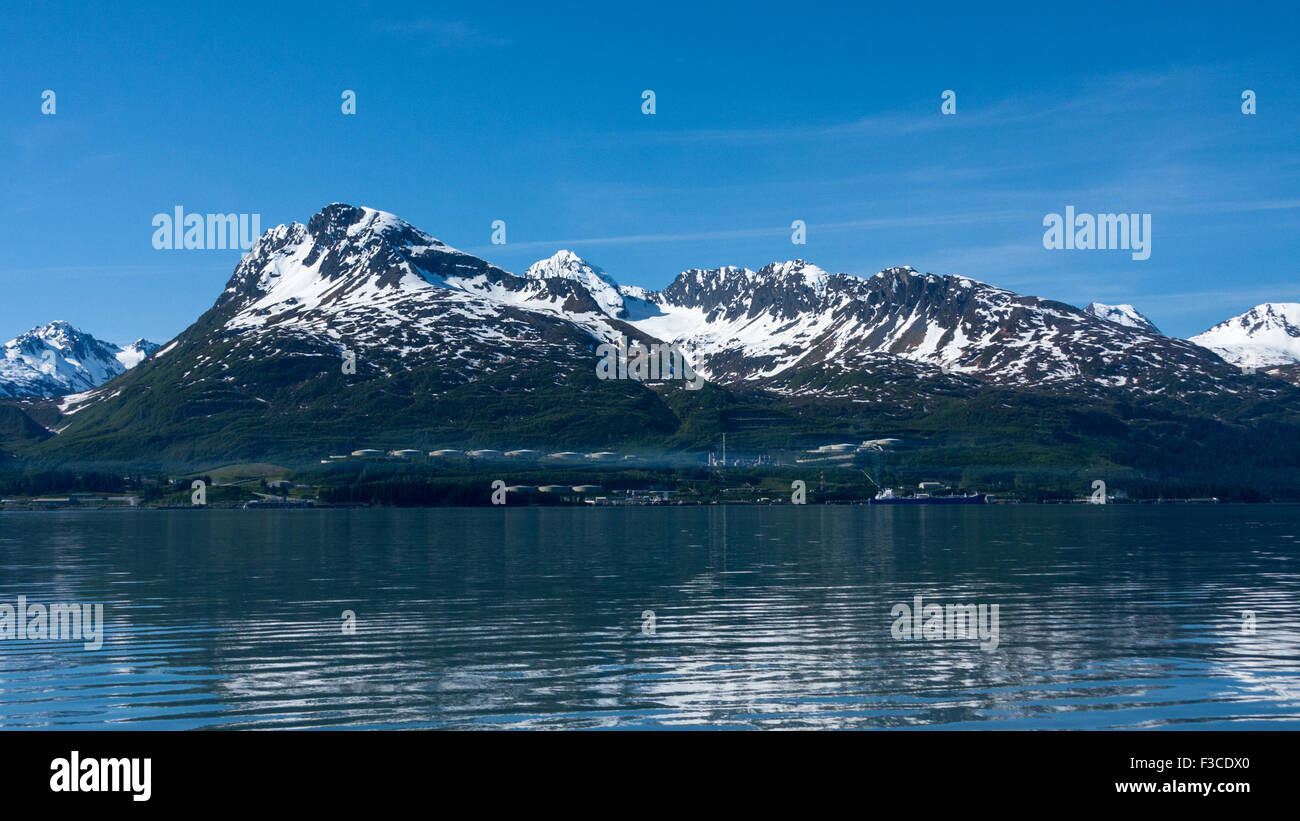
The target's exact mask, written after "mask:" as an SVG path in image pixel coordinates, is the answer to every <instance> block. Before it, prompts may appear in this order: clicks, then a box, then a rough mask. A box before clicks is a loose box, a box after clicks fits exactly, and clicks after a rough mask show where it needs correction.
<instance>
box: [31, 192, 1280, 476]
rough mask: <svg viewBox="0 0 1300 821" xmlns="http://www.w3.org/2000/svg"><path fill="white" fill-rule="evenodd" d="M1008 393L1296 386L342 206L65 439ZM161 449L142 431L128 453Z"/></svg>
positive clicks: (889, 408) (795, 264) (867, 408)
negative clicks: (482, 254)
mask: <svg viewBox="0 0 1300 821" xmlns="http://www.w3.org/2000/svg"><path fill="white" fill-rule="evenodd" d="M620 337H628V338H632V339H636V340H640V341H642V342H655V341H660V342H665V343H672V344H675V345H677V346H678V347H679V348H680V349H681V350H682V351H684V352H685V354H686V356H687V359H688V361H689V362H690V364H691V366H692V367H693V368H694V370H695V371H696V372H698V373H700V374H702V375H703V376H704V377H705V378H706V379H707V380H708V381H709V382H710V383H711V389H710V390H708V391H698V392H696V391H687V390H685V389H682V390H678V388H679V387H680V385H678V384H676V383H671V382H660V383H654V384H647V383H640V382H636V381H631V380H601V379H598V378H597V377H596V368H595V365H596V361H597V359H598V356H597V353H596V348H597V346H598V345H599V344H600V343H602V342H610V341H614V340H616V339H618V338H620ZM349 362H351V363H352V365H353V367H351V368H350V369H349V368H348V367H347V363H349ZM987 391H993V392H996V395H997V396H998V397H999V399H998V400H997V404H996V405H994V407H993V409H991V410H989V409H986V411H985V412H986V413H1003V412H1004V411H1003V410H1002V409H1010V410H1007V411H1006V413H1011V414H1016V413H1019V411H1017V410H1016V409H1015V408H1016V405H1015V403H1016V402H1017V401H1020V400H1018V399H1016V397H1017V396H1021V395H1025V394H1026V393H1027V392H1032V393H1033V394H1034V395H1035V396H1040V397H1041V396H1051V397H1056V398H1054V399H1052V400H1051V401H1053V402H1059V403H1060V406H1061V407H1062V408H1069V409H1071V412H1073V409H1074V408H1076V407H1078V406H1079V402H1080V401H1081V400H1082V401H1090V400H1091V399H1097V400H1101V401H1104V402H1123V403H1142V404H1144V405H1145V404H1150V403H1161V404H1162V410H1161V413H1162V414H1164V415H1165V416H1166V417H1167V416H1168V415H1170V414H1177V413H1185V412H1188V411H1189V409H1195V408H1196V407H1197V406H1198V403H1200V402H1201V401H1202V399H1207V398H1208V399H1212V400H1213V401H1214V402H1220V401H1221V400H1222V399H1223V397H1225V396H1227V397H1229V400H1228V401H1231V399H1230V397H1231V396H1233V395H1235V394H1236V393H1238V392H1252V394H1253V395H1256V396H1260V397H1263V396H1265V395H1266V394H1267V395H1269V396H1279V395H1282V394H1283V393H1284V392H1287V391H1290V392H1291V393H1285V396H1287V397H1291V396H1293V394H1295V389H1294V388H1291V387H1290V386H1288V385H1285V384H1283V383H1281V382H1277V381H1276V380H1272V381H1267V380H1266V381H1265V382H1263V383H1261V382H1258V381H1254V380H1251V381H1247V380H1243V378H1242V374H1241V373H1240V371H1239V369H1237V368H1234V367H1232V366H1230V365H1228V364H1226V363H1225V362H1223V361H1222V360H1221V359H1219V358H1218V357H1217V356H1215V355H1214V354H1212V353H1211V352H1209V351H1207V350H1206V349H1204V348H1202V347H1200V346H1199V345H1196V344H1193V343H1192V342H1189V341H1187V340H1180V339H1171V338H1168V337H1165V336H1162V335H1160V334H1159V333H1157V332H1155V331H1154V330H1153V329H1144V328H1137V327H1129V326H1127V325H1122V324H1117V323H1115V322H1112V321H1109V320H1108V319H1101V318H1098V317H1097V316H1095V315H1093V314H1091V313H1088V312H1085V311H1081V310H1079V309H1077V308H1074V307H1072V306H1069V305H1066V304H1064V303H1061V302H1054V301H1051V300H1044V299H1039V298H1037V297H1033V296H1025V295H1020V294H1016V293H1013V292H1011V291H1007V290H1004V289H1001V288H997V287H994V286H992V285H988V284H986V283H983V282H978V281H976V280H972V279H969V278H966V277H961V276H950V275H946V276H939V275H935V274H924V273H921V272H919V271H916V270H915V269H912V268H908V267H899V268H890V269H887V270H884V271H881V272H879V273H877V274H875V275H874V276H871V277H868V278H863V277H858V276H851V275H847V274H831V273H828V272H827V271H825V270H823V269H821V268H819V267H817V266H816V265H813V264H811V263H809V262H806V261H803V260H790V261H785V262H774V263H772V264H769V265H766V266H763V267H762V268H760V269H758V270H757V271H755V270H750V269H747V268H740V267H722V268H715V269H711V270H705V269H692V270H688V271H685V272H683V273H681V274H679V275H678V276H677V277H676V278H675V279H674V280H673V281H672V282H671V283H670V284H669V285H668V286H667V287H665V288H664V289H663V290H661V291H653V290H648V289H645V288H639V287H632V286H619V285H617V284H616V280H615V279H614V277H612V276H611V275H610V274H608V273H606V272H604V271H602V270H601V269H600V268H598V267H597V266H595V265H592V264H591V263H588V262H586V261H584V260H582V259H581V258H580V257H578V256H577V255H576V254H573V253H572V252H568V251H561V252H559V253H557V254H556V255H554V256H552V257H550V258H549V259H545V260H541V261H539V262H538V263H535V264H534V265H532V266H530V267H529V268H528V269H527V271H526V272H525V274H524V275H523V276H517V275H515V274H512V273H510V272H508V271H505V270H503V269H501V268H499V267H497V266H495V265H492V264H491V263H489V262H486V261H484V260H482V259H479V258H477V257H474V256H472V255H469V254H466V253H463V252H461V251H458V250H456V249H455V248H452V247H451V246H449V245H447V244H446V243H443V242H441V241H440V240H437V239H435V238H433V237H432V236H430V235H428V234H426V233H424V232H423V231H420V230H419V229H417V228H415V227H414V226H412V225H410V224H409V223H407V222H405V221H403V220H401V219H399V218H397V217H396V216H394V215H392V214H388V213H385V212H382V211H377V210H374V209H370V208H356V207H353V206H349V205H344V204H341V203H336V204H333V205H330V206H327V207H326V208H325V209H323V210H322V211H321V212H320V213H318V214H316V215H314V216H313V217H311V219H309V220H308V222H307V224H305V225H303V224H300V223H292V224H289V225H281V226H278V227H276V228H273V229H271V230H269V231H267V232H266V233H265V234H263V236H262V237H261V238H260V239H259V240H258V242H257V243H256V244H255V245H254V246H253V248H252V249H251V250H250V251H249V252H248V254H247V255H246V256H245V257H244V259H243V260H241V261H240V263H239V265H238V266H237V267H236V269H235V271H234V274H233V275H232V277H231V279H230V281H229V282H228V284H227V286H226V288H225V291H224V292H223V293H222V294H221V295H220V296H219V298H218V299H217V300H216V302H215V303H214V305H213V307H212V308H211V309H210V310H209V311H208V312H207V313H205V314H204V315H203V316H202V317H200V318H199V319H198V320H197V321H196V322H195V324H194V325H192V326H191V327H190V328H189V329H187V330H186V331H185V332H183V333H182V334H181V335H180V336H178V337H177V338H176V340H174V341H173V342H172V343H171V344H169V345H168V346H167V347H166V348H164V349H163V350H161V351H158V352H157V353H156V354H154V355H153V356H151V357H149V358H148V359H147V360H146V361H145V362H144V363H142V365H141V366H140V367H138V368H136V369H134V370H132V371H131V372H130V373H128V374H127V375H125V376H123V377H122V378H121V379H120V380H118V381H116V382H114V383H113V386H112V390H111V391H109V390H93V391H88V392H87V393H85V394H84V395H80V394H79V395H78V396H76V397H70V398H69V400H67V401H65V403H64V405H63V411H64V412H65V414H66V417H65V419H66V422H65V424H64V426H63V427H62V428H60V430H61V433H60V435H59V436H57V437H56V438H55V440H52V441H51V442H50V443H47V444H46V445H44V446H43V447H44V448H46V449H47V450H48V451H50V452H53V451H58V450H60V449H62V450H64V451H65V452H67V453H69V454H76V455H77V456H78V457H83V456H85V455H86V454H88V453H90V454H93V455H95V456H96V457H103V456H107V455H109V454H111V453H113V451H112V443H113V442H115V441H118V440H117V439H115V438H113V437H115V436H116V434H115V433H113V432H114V431H119V430H121V431H130V430H132V429H134V428H135V427H138V425H139V423H138V421H137V420H138V419H139V418H140V417H142V416H144V417H147V418H148V420H149V422H148V426H149V436H150V440H149V441H151V442H155V441H157V442H174V443H175V444H174V448H173V451H174V452H175V453H177V454H184V455H185V457H186V458H189V456H191V455H193V454H195V453H207V452H211V453H220V454H222V456H223V458H224V457H226V456H230V457H232V458H233V457H234V456H246V457H249V458H253V457H256V458H262V457H264V456H265V455H266V451H267V449H268V448H269V447H271V446H272V445H273V444H275V443H283V442H284V438H285V435H286V431H290V430H292V431H296V432H298V433H299V434H300V435H302V436H310V437H311V439H312V442H311V443H308V444H302V443H299V444H298V447H299V448H301V449H307V448H310V449H311V452H312V453H317V452H319V451H320V450H322V449H325V450H327V452H329V453H334V452H337V451H336V450H329V448H334V447H340V448H343V447H348V446H349V445H351V446H352V447H353V448H355V447H360V446H363V445H364V444H365V442H367V441H369V440H370V439H379V438H381V435H382V436H383V437H387V438H388V441H391V442H392V443H393V446H401V447H410V446H412V445H415V446H417V447H418V446H420V445H421V443H426V442H427V443H429V444H430V445H434V444H437V445H438V446H445V445H446V444H447V443H455V442H464V441H470V440H473V441H476V442H484V443H491V442H500V443H501V444H508V445H513V446H514V447H529V446H535V445H539V444H543V445H546V446H550V445H559V444H561V443H566V444H567V443H572V444H575V445H576V444H583V445H586V444H591V445H596V444H601V443H609V442H614V441H624V440H627V439H628V438H637V437H641V438H644V437H651V438H652V439H653V440H654V441H657V442H662V441H665V440H666V439H668V438H673V437H677V439H675V440H674V441H677V442H678V443H679V444H678V446H682V447H694V446H698V445H699V444H700V443H699V437H700V435H701V434H700V431H701V430H704V429H707V428H708V427H709V426H710V425H715V424H716V419H717V418H718V417H717V414H718V413H720V412H721V411H720V410H719V409H720V408H722V407H730V406H733V405H734V406H742V405H743V406H744V407H746V408H749V411H748V415H747V416H746V417H745V418H747V419H750V420H754V419H761V418H769V417H771V416H772V415H773V414H777V415H780V414H785V413H791V412H792V411H791V410H790V409H791V408H792V407H793V406H792V405H790V404H789V403H791V402H796V401H797V402H799V403H802V404H801V405H800V406H799V407H800V408H801V410H799V411H798V414H800V415H803V414H811V415H810V416H808V417H807V418H809V419H813V418H817V417H816V413H821V411H817V412H816V413H812V412H811V411H808V410H807V408H808V407H809V405H808V403H817V402H822V403H839V404H838V405H835V407H838V408H839V409H838V410H835V411H834V412H833V415H832V417H831V418H832V419H840V420H842V419H844V418H845V413H846V412H845V411H844V410H843V408H845V407H848V408H850V409H861V411H860V412H862V413H873V414H886V415H891V418H905V417H907V415H909V414H917V413H922V414H923V413H928V412H931V411H932V409H933V408H934V407H937V406H939V405H944V406H946V407H952V403H953V402H963V401H966V400H967V399H970V398H974V397H977V396H989V395H992V394H990V393H987ZM981 392H985V393H981ZM719 397H727V398H719ZM1033 401H1039V400H1037V399H1036V400H1033ZM945 403H946V404H945ZM827 406H828V407H829V406H830V405H827ZM857 412H859V411H854V413H857ZM692 414H697V415H696V416H692ZM765 415H766V416H765ZM1038 415H1040V411H1038V410H1035V411H1034V413H1032V414H1029V415H1028V418H1036V417H1037V416H1038ZM67 417H70V418H67ZM1017 418H1021V417H1017ZM196 420H202V421H201V422H196ZM707 420H715V421H707ZM781 424H783V425H786V426H787V427H788V425H790V424H792V423H791V422H789V421H786V422H783V423H781ZM862 424H864V425H868V426H869V425H870V424H873V423H868V422H863V423H862ZM1015 424H1017V425H1019V424H1023V422H1016V423H1015ZM1116 424H1117V425H1118V427H1117V428H1115V429H1116V430H1122V429H1123V423H1118V422H1117V423H1116ZM778 429H780V428H779V426H778ZM334 443H337V444H334ZM233 448H239V449H240V452H239V453H235V452H234V451H233V450H232V449H233ZM138 450H139V445H138V442H137V443H131V442H126V441H125V440H123V442H122V444H121V448H120V451H121V453H120V454H119V455H121V456H123V457H124V458H126V457H129V456H132V455H134V454H135V453H136V452H137V451H138Z"/></svg>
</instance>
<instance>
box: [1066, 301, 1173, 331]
mask: <svg viewBox="0 0 1300 821" xmlns="http://www.w3.org/2000/svg"><path fill="white" fill-rule="evenodd" d="M1083 312H1084V313H1085V314H1091V315H1093V316H1095V317H1097V318H1098V319H1104V320H1106V321H1107V322H1114V323H1115V324H1116V325H1123V326H1124V327H1126V328H1137V329H1138V330H1140V331H1150V332H1151V333H1154V334H1158V333H1160V329H1159V328H1157V327H1156V326H1155V323H1154V322H1152V321H1151V320H1149V319H1147V318H1146V317H1145V316H1143V315H1142V313H1141V312H1140V311H1138V309H1137V308H1134V307H1133V306H1132V305H1128V304H1120V305H1105V304H1102V303H1100V302H1089V303H1088V307H1087V308H1084V309H1083Z"/></svg>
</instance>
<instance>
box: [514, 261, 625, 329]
mask: <svg viewBox="0 0 1300 821" xmlns="http://www.w3.org/2000/svg"><path fill="white" fill-rule="evenodd" d="M524 276H526V277H528V278H529V279H547V278H550V277H557V278H559V279H570V280H573V281H575V282H577V283H579V284H580V285H582V287H584V288H586V289H587V293H589V294H591V296H592V297H593V298H594V299H595V300H596V304H597V305H599V306H600V310H601V311H602V312H604V313H606V314H608V315H609V316H612V317H615V318H618V319H622V318H624V317H626V316H627V307H626V306H625V305H624V303H623V293H622V292H621V291H620V290H619V287H618V283H617V282H615V281H614V280H613V278H611V277H610V275H609V274H607V273H605V272H604V271H602V270H601V269H599V268H597V267H596V266H594V265H592V264H591V263H589V262H587V261H585V260H583V259H581V258H580V257H579V256H578V255H577V254H575V253H573V252H572V251H557V252H556V253H555V255H554V256H552V257H550V258H548V259H542V260H538V261H537V262H534V263H533V264H532V265H529V266H528V270H526V271H524Z"/></svg>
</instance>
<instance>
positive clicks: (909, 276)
mask: <svg viewBox="0 0 1300 821" xmlns="http://www.w3.org/2000/svg"><path fill="white" fill-rule="evenodd" d="M624 293H625V295H627V296H629V297H632V296H635V297H637V301H636V302H635V303H633V305H632V309H631V317H630V319H629V320H628V324H630V325H632V326H634V327H636V328H638V329H640V330H642V331H644V332H645V333H647V334H648V335H650V336H653V337H656V338H659V339H664V340H667V341H672V342H675V343H676V344H678V345H679V346H680V347H681V348H682V349H683V350H684V351H686V353H687V355H688V357H689V358H690V359H691V360H692V363H693V365H694V367H695V368H696V370H698V371H700V372H702V373H704V374H705V375H706V376H707V377H708V378H710V379H712V380H714V381H717V382H720V383H723V384H727V385H740V384H753V385H756V386H762V387H768V388H772V389H775V390H779V391H782V392H785V391H787V390H793V391H795V392H797V393H801V394H805V395H811V394H817V395H823V396H828V395H841V396H845V397H851V396H853V395H854V392H852V391H850V392H848V393H841V392H840V391H837V390H835V389H833V388H831V387H830V386H829V384H827V385H824V386H821V387H819V386H818V385H817V384H815V383H816V380H813V381H810V380H809V379H807V378H806V377H805V376H804V375H803V372H804V371H806V370H807V369H809V368H814V369H816V370H818V371H819V372H820V373H821V375H822V376H821V381H823V382H827V383H829V382H833V381H835V379H834V377H835V376H836V375H842V374H845V373H849V372H879V371H881V370H885V371H889V370H895V371H901V372H904V373H911V372H913V371H917V372H928V373H931V374H933V373H934V372H937V371H938V372H945V373H948V374H955V375H965V376H968V377H972V378H975V379H978V380H979V381H981V382H986V383H992V384H998V385H1006V386H1020V387H1030V386H1032V387H1035V388H1044V387H1052V386H1056V387H1058V388H1062V389H1084V390H1088V391H1091V392H1096V391H1098V390H1108V389H1120V390H1123V391H1134V390H1136V391H1144V392H1161V391H1166V390H1176V391H1180V392H1183V391H1191V392H1197V391H1203V390H1211V389H1214V388H1216V387H1218V386H1221V385H1222V384H1223V380H1225V379H1230V378H1232V376H1233V373H1232V371H1231V370H1230V369H1227V368H1225V367H1223V365H1222V363H1220V362H1218V361H1217V360H1215V359H1214V357H1208V356H1206V355H1205V353H1204V351H1203V350H1200V349H1198V348H1197V346H1195V345H1192V344H1190V343H1188V342H1186V341H1185V340H1175V339H1169V338H1167V337H1164V336H1162V335H1160V334H1159V333H1158V332H1157V331H1155V330H1154V328H1139V327H1131V326H1127V325H1120V324H1117V323H1114V322H1111V321H1109V320H1100V319H1098V318H1097V317H1095V316H1094V315H1092V314H1089V313H1086V312H1084V311H1080V310H1078V309H1076V308H1073V307H1071V306H1069V305H1065V304H1064V303H1060V302H1054V301H1050V300H1043V299H1039V298H1037V297H1032V296H1022V295H1020V294H1015V293H1012V292H1011V291H1007V290H1004V289H1001V288H996V287H994V286H991V285H988V284H986V283H983V282H978V281H976V280H973V279H969V278H966V277H961V276H938V275H935V274H922V273H920V272H919V271H916V270H915V269H913V268H910V267H898V268H890V269H888V270H885V271H881V272H880V273H878V274H876V275H874V276H872V277H870V278H868V279H863V278H860V277H856V276H849V275H845V274H833V275H832V274H828V273H826V272H825V271H824V270H822V269H820V268H818V267H817V266H815V265H811V264H809V263H806V262H804V261H802V260H793V261H789V262H784V263H773V264H771V265H768V266H766V267H764V268H762V269H760V270H759V271H750V270H747V269H743V268H718V269H715V270H711V271H702V270H691V271H686V272H685V273H683V274H681V275H680V276H679V277H677V279H676V280H675V281H674V282H673V283H672V284H670V285H669V286H668V287H667V288H665V289H664V290H663V291H662V292H647V291H644V290H642V289H638V290H637V291H636V292H632V291H631V290H630V289H624ZM796 377H797V379H796ZM794 381H798V382H799V383H800V386H799V387H798V388H797V389H796V388H794V387H793V382H794ZM873 390H874V388H873ZM854 398H862V397H854Z"/></svg>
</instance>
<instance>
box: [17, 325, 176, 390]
mask: <svg viewBox="0 0 1300 821" xmlns="http://www.w3.org/2000/svg"><path fill="white" fill-rule="evenodd" d="M142 344H143V346H149V347H148V348H145V347H143V346H142ZM157 348H158V346H157V345H154V344H153V343H151V342H145V341H144V340H140V342H139V343H136V344H135V345H132V346H128V347H127V348H120V347H118V346H117V345H114V344H112V343H110V342H104V341H103V340H100V339H96V338H95V337H93V336H91V335H90V334H88V333H86V332H85V331H83V330H81V329H80V328H77V327H76V326H74V325H73V324H72V323H70V322H68V321H66V320H62V319H57V320H55V321H53V322H48V323H46V324H44V325H38V326H37V327H35V328H32V329H31V330H29V331H27V332H25V333H23V334H20V335H19V336H17V337H15V338H14V339H11V340H10V341H9V342H7V343H5V345H4V346H3V348H0V397H14V396H39V397H51V396H62V395H64V394H69V393H76V392H78V391H84V390H89V389H91V388H95V387H98V386H100V385H102V384H103V383H105V382H107V381H108V380H110V379H112V378H113V377H115V376H117V375H119V374H121V373H122V372H123V371H126V370H127V369H129V368H131V367H133V366H134V365H135V364H137V363H138V362H139V361H140V360H142V359H144V358H145V357H146V356H148V355H149V354H150V353H153V351H154V350H157Z"/></svg>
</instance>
